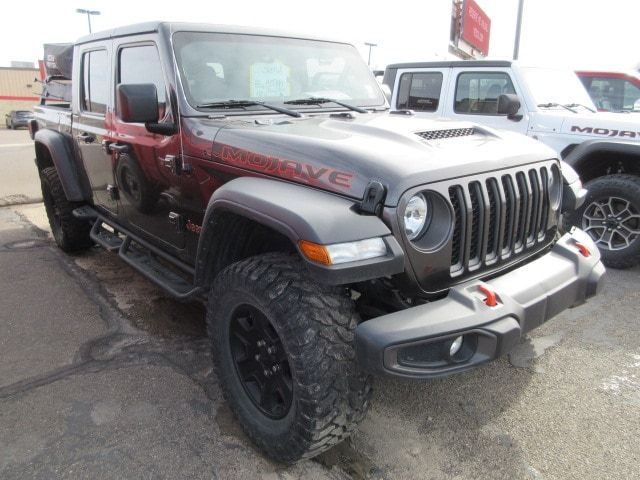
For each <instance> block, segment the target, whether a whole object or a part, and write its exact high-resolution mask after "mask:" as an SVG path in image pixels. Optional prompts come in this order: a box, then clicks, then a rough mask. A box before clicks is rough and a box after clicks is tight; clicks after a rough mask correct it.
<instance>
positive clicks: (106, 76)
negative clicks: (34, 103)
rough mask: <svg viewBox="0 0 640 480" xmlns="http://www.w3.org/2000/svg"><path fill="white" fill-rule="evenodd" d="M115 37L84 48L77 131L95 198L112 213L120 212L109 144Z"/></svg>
mask: <svg viewBox="0 0 640 480" xmlns="http://www.w3.org/2000/svg"><path fill="white" fill-rule="evenodd" d="M111 63H112V62H111V41H105V42H101V43H92V44H91V47H90V48H87V49H85V50H81V52H80V65H79V69H78V70H76V72H77V73H79V77H78V78H80V79H81V81H80V82H77V85H76V86H75V88H77V89H78V90H77V92H76V93H77V95H76V98H77V99H78V103H79V105H76V106H75V108H74V112H77V113H74V118H73V134H74V135H75V137H76V145H77V146H78V150H79V153H80V157H81V158H82V162H83V164H84V168H85V171H86V172H87V177H88V178H89V182H90V183H91V189H92V191H93V200H94V203H95V204H96V205H100V206H102V207H104V208H106V209H107V210H109V211H110V212H112V213H114V214H115V213H117V192H116V191H115V189H114V187H115V181H114V176H113V164H112V156H111V153H110V152H109V151H108V149H107V148H106V140H107V135H108V129H109V125H108V122H109V117H110V113H111V112H110V109H109V105H113V101H112V96H111V92H112V88H111Z"/></svg>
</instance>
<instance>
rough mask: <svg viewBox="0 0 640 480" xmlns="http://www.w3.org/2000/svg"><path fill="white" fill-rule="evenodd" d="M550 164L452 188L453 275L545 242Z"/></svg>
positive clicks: (450, 188) (547, 223)
mask: <svg viewBox="0 0 640 480" xmlns="http://www.w3.org/2000/svg"><path fill="white" fill-rule="evenodd" d="M549 168H550V167H549V166H548V165H547V166H541V167H537V168H531V169H529V170H522V171H511V172H510V173H506V174H502V175H497V176H493V177H490V178H485V179H483V181H481V182H480V181H472V182H469V183H463V184H457V185H451V186H450V187H449V200H450V201H451V205H452V207H453V213H454V216H455V223H454V231H453V239H452V251H451V269H450V270H451V276H452V277H457V276H460V275H463V274H464V273H466V272H472V271H474V270H477V269H479V268H480V267H482V266H483V265H492V264H494V263H496V262H498V261H499V260H504V259H507V258H511V257H513V256H515V255H518V254H525V253H528V252H530V251H532V250H534V249H535V248H536V247H537V246H540V244H541V242H544V241H545V238H546V235H547V230H548V228H549V227H550V225H549V212H550V210H549V209H550V205H549V188H548V185H549V175H550V171H549Z"/></svg>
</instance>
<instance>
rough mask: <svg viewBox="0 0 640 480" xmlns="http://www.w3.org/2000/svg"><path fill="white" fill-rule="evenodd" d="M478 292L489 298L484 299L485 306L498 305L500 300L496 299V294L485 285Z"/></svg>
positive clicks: (480, 286) (479, 287)
mask: <svg viewBox="0 0 640 480" xmlns="http://www.w3.org/2000/svg"><path fill="white" fill-rule="evenodd" d="M478 290H480V291H481V292H482V293H484V294H485V295H486V296H487V298H485V299H484V304H485V305H486V306H488V307H495V306H497V305H498V300H497V299H496V294H495V293H494V292H492V291H491V290H489V289H488V288H487V287H485V286H484V285H479V286H478Z"/></svg>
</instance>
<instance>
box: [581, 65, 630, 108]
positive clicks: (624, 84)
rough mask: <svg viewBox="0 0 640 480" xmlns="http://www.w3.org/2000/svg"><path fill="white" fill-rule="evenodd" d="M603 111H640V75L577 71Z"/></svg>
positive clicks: (597, 105)
mask: <svg viewBox="0 0 640 480" xmlns="http://www.w3.org/2000/svg"><path fill="white" fill-rule="evenodd" d="M576 74H577V75H578V77H580V80H582V83H583V84H584V86H585V88H586V89H587V92H589V95H590V96H591V99H592V100H593V103H595V104H596V107H598V110H600V111H603V112H640V76H639V75H638V74H636V73H621V72H592V71H588V72H587V71H578V72H576Z"/></svg>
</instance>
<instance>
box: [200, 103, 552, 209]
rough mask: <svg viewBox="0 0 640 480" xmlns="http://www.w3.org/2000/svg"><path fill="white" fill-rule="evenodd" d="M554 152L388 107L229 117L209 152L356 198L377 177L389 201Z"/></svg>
mask: <svg viewBox="0 0 640 480" xmlns="http://www.w3.org/2000/svg"><path fill="white" fill-rule="evenodd" d="M244 118H246V117H244ZM260 118H264V117H260ZM219 126H220V124H218V127H219ZM554 157H555V154H554V152H553V151H552V150H550V149H549V148H548V147H546V146H544V145H543V144H542V143H540V142H537V141H535V140H531V139H529V138H527V137H525V136H522V135H519V134H513V133H509V132H502V131H501V132H497V131H495V130H490V129H487V128H486V127H479V126H477V125H474V124H470V123H462V122H452V121H447V120H430V119H423V118H416V117H414V116H411V115H399V114H389V113H378V114H368V115H357V116H356V115H350V114H347V115H344V114H342V115H332V116H328V115H322V116H313V117H312V116H308V117H303V118H300V119H293V118H292V119H287V120H282V117H278V118H277V119H274V120H266V121H265V120H259V119H255V118H251V120H250V121H248V120H245V119H243V120H240V121H230V120H229V119H227V120H226V124H225V126H223V127H222V128H220V129H219V130H218V131H217V134H216V136H215V140H214V142H213V146H212V152H211V159H212V160H214V161H217V162H222V163H224V164H229V165H232V166H235V167H240V168H243V169H248V170H253V171H256V172H259V173H261V174H266V175H269V176H274V177H280V178H284V179H286V180H289V181H293V182H296V183H304V184H308V185H312V186H314V187H317V188H321V189H323V190H328V191H332V192H336V193H339V194H342V195H347V196H349V197H352V198H355V199H362V198H363V196H364V191H365V189H366V187H367V184H368V183H369V182H370V181H372V180H376V181H379V182H381V183H382V184H383V185H384V186H385V187H386V189H387V197H386V202H385V203H386V205H387V206H395V205H397V202H398V199H399V198H400V196H401V195H402V194H403V192H405V191H406V190H408V189H409V188H412V187H414V186H417V185H423V184H427V183H430V182H436V181H441V180H446V179H450V178H455V177H461V176H466V175H472V174H475V173H481V172H487V171H491V170H497V169H503V168H507V167H512V166H514V165H519V164H527V163H532V162H536V161H541V160H547V159H549V158H554Z"/></svg>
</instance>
